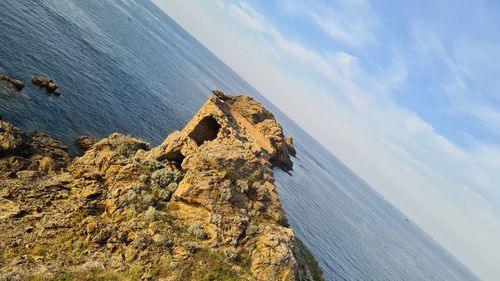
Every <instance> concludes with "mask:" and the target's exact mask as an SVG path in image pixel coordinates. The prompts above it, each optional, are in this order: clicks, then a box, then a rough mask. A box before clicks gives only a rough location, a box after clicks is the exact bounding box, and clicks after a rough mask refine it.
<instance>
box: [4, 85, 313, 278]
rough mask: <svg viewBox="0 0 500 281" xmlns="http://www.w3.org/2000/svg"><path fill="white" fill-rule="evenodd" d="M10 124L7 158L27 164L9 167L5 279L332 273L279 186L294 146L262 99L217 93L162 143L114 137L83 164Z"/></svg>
mask: <svg viewBox="0 0 500 281" xmlns="http://www.w3.org/2000/svg"><path fill="white" fill-rule="evenodd" d="M0 124H1V125H2V131H1V135H0V149H1V150H0V161H7V162H5V163H11V162H12V163H14V162H15V161H14V162H13V160H6V159H8V158H9V157H17V158H16V159H18V161H21V162H22V163H25V162H26V163H27V164H24V165H17V166H16V165H12V164H9V165H2V166H0V167H5V168H4V170H5V173H3V174H0V228H1V229H2V230H3V231H2V232H0V250H1V252H4V254H3V256H1V257H0V277H5V278H17V277H20V278H28V277H30V278H46V277H48V278H53V277H58V278H62V277H68V278H74V279H86V278H88V277H89V276H92V278H101V279H106V278H108V279H113V278H114V279H119V278H128V279H132V280H139V279H144V280H322V277H321V270H320V269H319V267H318V265H317V263H316V262H315V260H314V258H313V257H312V255H310V253H309V252H308V251H307V249H306V248H305V247H304V246H303V244H302V243H300V241H298V240H297V239H296V238H295V236H294V234H293V231H292V229H290V228H289V227H288V226H287V222H286V218H285V215H284V213H283V210H282V208H281V204H280V201H279V198H278V195H277V193H276V190H275V188H276V186H275V184H274V177H273V170H272V168H273V166H279V167H281V168H283V169H285V170H289V169H291V168H292V161H291V160H290V156H289V152H290V151H293V150H292V149H293V144H292V143H291V142H290V141H287V140H286V139H285V138H284V136H283V130H282V128H281V126H280V125H279V124H278V122H276V120H275V119H274V117H273V115H272V114H271V113H270V112H269V111H267V110H266V109H265V108H264V107H262V105H260V104H259V103H257V102H256V101H255V100H253V99H252V98H249V97H246V96H231V97H230V96H225V95H224V94H223V93H221V92H216V93H215V95H213V96H211V97H210V98H209V99H208V101H207V102H206V103H205V105H204V106H203V107H202V108H201V109H200V111H199V112H198V113H197V114H196V115H195V116H194V117H193V119H192V120H191V121H190V122H189V123H188V124H187V125H186V127H185V128H184V129H183V130H181V131H176V132H173V133H172V134H171V135H170V136H168V137H167V139H166V140H165V141H164V142H163V143H162V144H161V145H160V146H158V147H155V148H152V149H150V147H149V144H147V143H145V142H144V141H141V140H138V139H135V138H132V137H128V136H124V135H120V134H116V133H115V134H112V135H110V136H109V137H107V138H105V139H102V140H100V141H98V142H96V143H95V144H93V145H91V146H89V148H88V150H86V152H85V154H83V155H82V156H81V157H77V158H75V159H73V160H69V157H68V156H67V154H66V149H65V148H64V147H62V146H61V145H62V144H60V143H59V142H57V141H54V140H52V139H50V138H49V137H48V136H46V135H43V134H40V133H34V134H31V135H27V134H24V133H23V132H21V131H20V130H19V129H17V128H15V127H13V126H12V125H10V124H8V123H6V122H2V123H0ZM41 143H43V145H42V144H41ZM41 159H47V160H44V161H45V162H47V163H48V162H51V163H53V164H54V165H52V166H51V167H53V168H52V169H47V168H43V167H45V166H43V165H41V163H40V162H41ZM9 161H10V162H9ZM23 161H25V162H23ZM37 161H38V162H37ZM2 163H3V162H2ZM33 163H38V164H33ZM42 166H43V167H42Z"/></svg>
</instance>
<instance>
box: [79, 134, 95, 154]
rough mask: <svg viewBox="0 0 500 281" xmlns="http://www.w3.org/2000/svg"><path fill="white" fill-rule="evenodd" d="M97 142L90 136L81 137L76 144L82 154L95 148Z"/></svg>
mask: <svg viewBox="0 0 500 281" xmlns="http://www.w3.org/2000/svg"><path fill="white" fill-rule="evenodd" d="M95 143H96V140H95V139H93V138H92V137H91V136H88V135H80V136H78V137H77V138H76V139H75V144H76V146H77V147H78V149H79V150H80V151H81V152H85V151H87V150H89V149H91V148H92V146H94V144H95Z"/></svg>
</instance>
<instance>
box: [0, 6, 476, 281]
mask: <svg viewBox="0 0 500 281" xmlns="http://www.w3.org/2000/svg"><path fill="white" fill-rule="evenodd" d="M0 73H4V74H7V75H9V76H12V77H15V78H18V79H22V80H24V81H25V82H26V85H27V86H26V88H25V89H24V90H23V91H22V92H21V93H16V92H12V91H9V90H8V89H7V88H6V87H0V114H1V115H2V116H3V117H4V119H6V120H9V121H11V122H13V123H14V124H15V125H16V126H19V127H21V128H23V129H25V130H27V131H31V130H42V131H47V132H49V133H50V134H51V135H52V136H53V137H55V138H57V139H60V140H62V141H64V142H65V143H66V144H68V145H72V142H73V139H74V138H75V136H77V135H78V134H80V133H88V134H90V135H93V136H94V137H97V138H101V137H105V136H107V135H108V134H110V133H112V132H115V131H117V132H120V133H124V134H130V135H133V136H136V137H139V138H142V139H145V140H147V141H149V142H151V143H152V144H154V145H156V144H159V143H160V142H161V141H162V140H163V139H164V138H165V137H166V136H167V135H168V134H169V133H170V132H172V131H173V130H175V129H181V128H182V127H183V126H184V124H185V123H186V122H187V121H188V120H189V119H190V118H191V117H192V116H193V115H194V113H195V112H196V111H197V109H198V108H199V107H200V106H201V105H202V104H203V103H204V101H205V99H206V98H207V97H208V96H209V95H210V91H211V90H212V89H222V90H224V91H225V92H227V93H233V92H243V93H246V94H249V95H253V96H254V97H256V98H257V99H258V100H260V101H262V102H263V103H264V104H266V105H267V106H268V107H269V108H270V109H271V110H272V111H273V112H275V114H276V115H277V117H278V119H279V120H280V122H281V123H282V124H283V125H284V127H285V129H286V130H287V133H288V134H290V135H292V136H293V137H294V138H295V142H296V145H297V149H298V158H295V159H294V164H295V166H294V170H293V172H292V176H289V175H287V174H286V173H284V172H281V171H278V170H277V171H276V176H277V184H278V191H279V193H280V197H281V200H282V203H283V205H284V208H285V210H286V212H287V215H288V217H289V221H290V224H291V225H292V226H293V228H294V230H295V232H296V234H297V235H298V236H299V237H300V238H301V239H302V240H303V241H304V243H305V244H306V245H307V246H309V248H310V249H311V251H312V252H313V253H314V254H315V256H316V257H317V259H318V261H319V263H320V264H321V266H322V268H323V269H324V272H325V276H326V277H327V279H328V280H476V277H475V276H474V275H473V274H472V273H470V272H469V271H468V270H467V269H466V268H465V267H464V266H463V265H461V264H460V263H459V262H458V261H456V260H455V259H454V258H453V257H452V256H451V255H449V254H448V253H447V252H446V251H445V250H443V249H442V248H441V247H440V246H439V245H438V244H437V243H435V242H434V241H433V240H432V239H431V238H429V237H428V236H427V235H426V234H425V233H423V232H422V231H421V230H420V229H419V228H418V227H416V226H415V225H414V224H412V223H411V222H409V221H407V220H406V219H405V217H404V216H403V215H401V213H399V212H398V211H397V210H396V209H395V208H394V207H393V206H392V205H390V204H389V203H388V202H386V201H384V200H383V199H381V197H380V196H379V195H378V194H377V193H376V192H375V191H374V190H373V189H372V188H371V187H369V186H368V185H367V184H366V183H364V182H363V181H362V180H360V179H359V178H358V177H357V176H356V175H355V174H354V173H353V172H352V171H350V170H349V169H348V168H347V167H345V166H344V165H343V164H342V163H341V162H339V161H338V160H337V159H336V158H335V157H334V156H333V155H331V154H330V153H328V152H327V151H326V150H325V149H324V148H323V147H321V146H320V145H319V144H318V143H317V142H315V141H314V140H313V139H312V138H311V137H310V136H308V135H307V134H306V133H305V132H304V131H303V130H301V129H300V128H299V127H298V126H297V125H295V123H293V122H292V121H291V120H289V119H288V118H286V117H285V116H284V115H283V114H281V113H280V112H279V111H278V110H277V109H276V108H275V107H274V106H273V105H271V104H269V102H267V101H266V100H265V99H264V97H262V96H261V95H260V94H259V93H258V92H257V91H256V90H255V89H253V88H252V87H251V86H250V85H249V84H247V83H246V82H245V81H244V80H243V79H241V78H240V77H239V76H238V75H237V74H235V73H234V72H233V71H232V70H231V69H229V68H228V67H227V66H226V65H225V64H224V63H222V62H221V61H220V60H219V59H218V58H217V57H215V56H214V55H213V54H212V53H210V52H209V51H208V50H207V49H206V48H205V47H203V46H202V45H200V44H199V43H198V42H197V41H196V40H195V39H194V38H193V37H191V36H190V35H189V34H188V33H186V32H185V31H184V30H183V29H182V28H180V27H179V26H178V25H177V24H176V23H175V22H173V21H172V20H171V19H170V18H169V17H167V16H166V15H165V14H164V13H163V12H162V11H161V10H159V9H158V8H157V7H156V6H155V5H154V4H152V3H151V2H149V1H147V0H145V1H141V2H139V1H137V2H134V1H131V0H123V1H118V0H117V1H98V0H86V1H79V0H73V1H70V0H16V1H10V0H9V1H7V0H3V1H0ZM32 75H47V76H49V77H52V78H53V79H54V80H55V81H56V82H57V83H58V84H59V86H60V91H61V93H62V95H61V96H60V97H55V96H51V95H48V94H46V93H45V92H44V91H43V90H40V89H37V88H35V87H33V86H32V85H31V83H29V82H28V81H29V80H30V77H31V76H32ZM71 149H72V150H73V149H74V147H71Z"/></svg>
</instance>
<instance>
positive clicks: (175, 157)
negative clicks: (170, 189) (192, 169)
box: [166, 151, 185, 168]
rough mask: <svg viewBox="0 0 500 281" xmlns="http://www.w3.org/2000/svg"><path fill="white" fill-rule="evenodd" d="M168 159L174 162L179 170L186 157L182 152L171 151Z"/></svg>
mask: <svg viewBox="0 0 500 281" xmlns="http://www.w3.org/2000/svg"><path fill="white" fill-rule="evenodd" d="M166 158H167V159H168V160H170V161H173V162H174V163H175V165H176V166H177V168H180V167H181V164H182V161H184V158H185V156H184V155H183V154H182V153H181V152H180V151H171V152H170V153H168V155H167V157H166Z"/></svg>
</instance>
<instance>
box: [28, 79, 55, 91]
mask: <svg viewBox="0 0 500 281" xmlns="http://www.w3.org/2000/svg"><path fill="white" fill-rule="evenodd" d="M31 82H32V83H33V84H35V85H37V86H39V87H42V88H45V89H47V91H49V92H55V91H56V90H57V88H58V86H57V85H56V83H55V82H54V80H52V79H49V78H47V77H40V76H33V77H31Z"/></svg>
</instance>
